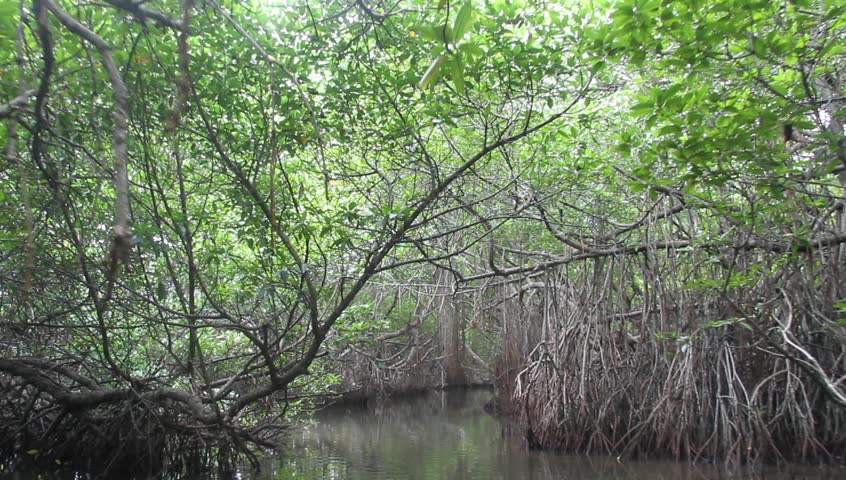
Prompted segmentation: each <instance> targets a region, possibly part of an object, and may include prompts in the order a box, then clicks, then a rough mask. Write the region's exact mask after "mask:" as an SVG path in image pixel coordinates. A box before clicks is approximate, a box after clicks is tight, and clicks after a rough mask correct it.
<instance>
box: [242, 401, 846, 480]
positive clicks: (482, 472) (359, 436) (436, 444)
mask: <svg viewBox="0 0 846 480" xmlns="http://www.w3.org/2000/svg"><path fill="white" fill-rule="evenodd" d="M491 395H492V392H491V391H489V390H483V389H474V390H453V391H446V392H430V393H426V394H422V395H419V396H416V397H414V398H407V399H400V400H393V401H390V402H388V403H385V404H383V405H376V406H372V407H368V408H361V407H359V408H334V409H328V410H325V411H323V412H321V413H320V414H318V416H317V418H316V423H314V424H311V425H308V426H306V427H303V428H302V429H300V430H297V431H296V432H295V433H294V434H293V435H292V436H291V438H290V439H289V448H288V449H287V451H286V453H285V454H284V455H282V456H279V457H276V458H273V459H270V460H269V461H268V462H267V463H266V464H265V467H264V469H263V471H262V472H261V473H259V474H257V475H254V476H251V477H252V478H254V479H256V480H264V479H268V480H269V479H337V480H365V479H366V480H382V479H384V480H483V479H484V480H498V479H503V480H505V479H508V480H511V479H525V480H552V479H555V480H582V479H585V480H587V479H591V480H612V479H613V480H694V479H695V480H712V479H714V480H716V479H753V478H754V479H767V480H788V479H789V480H829V479H838V480H842V479H846V468H842V467H828V468H821V467H790V468H787V469H766V470H765V471H759V472H748V471H747V472H727V471H724V470H722V469H720V468H718V467H714V466H707V465H706V466H691V465H688V464H684V463H676V462H618V461H616V459H614V458H613V457H597V456H592V457H587V456H577V455H562V454H555V453H546V452H528V451H526V450H525V449H524V448H523V447H522V446H521V444H520V441H519V438H515V437H514V436H513V435H511V434H509V429H508V428H507V427H504V426H503V425H502V424H501V423H500V422H499V421H497V420H496V419H495V418H493V417H491V416H490V415H488V414H486V413H485V412H484V410H483V409H482V407H483V405H484V404H485V402H487V401H488V400H489V399H490V397H491Z"/></svg>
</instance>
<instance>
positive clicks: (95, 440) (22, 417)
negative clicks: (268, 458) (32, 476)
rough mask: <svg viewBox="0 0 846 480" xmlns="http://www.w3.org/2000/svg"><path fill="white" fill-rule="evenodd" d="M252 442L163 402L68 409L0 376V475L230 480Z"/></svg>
mask: <svg viewBox="0 0 846 480" xmlns="http://www.w3.org/2000/svg"><path fill="white" fill-rule="evenodd" d="M256 441H258V442H260V443H263V442H261V441H260V440H258V439H257V438H255V437H254V436H253V434H252V433H251V432H250V431H248V430H243V429H236V428H234V427H231V426H227V425H226V424H224V423H221V424H218V425H202V424H199V423H198V422H196V419H194V418H193V417H192V416H191V415H190V414H189V413H188V412H186V411H184V409H182V408H180V406H179V405H175V404H173V403H172V402H168V401H157V402H151V401H143V400H140V399H138V398H127V399H124V400H121V401H117V402H111V403H104V404H99V405H96V406H92V407H91V408H70V407H68V406H66V405H62V404H61V403H60V402H58V401H56V399H54V398H53V397H51V396H50V395H46V394H45V393H43V392H42V391H40V390H38V389H37V388H35V387H33V386H32V385H29V384H27V383H26V382H24V381H22V380H20V379H18V378H15V377H7V376H0V458H3V459H5V461H4V462H5V466H4V469H12V470H14V469H21V468H27V467H33V468H36V467H37V468H48V469H56V468H70V469H74V470H81V471H86V472H89V473H91V474H93V475H95V476H96V477H102V478H118V477H125V478H128V477H139V478H145V477H153V476H156V475H160V474H162V472H167V473H168V474H173V475H196V474H203V475H213V476H216V477H217V478H227V477H231V476H232V474H233V472H234V471H235V467H236V466H237V465H239V464H243V463H244V462H245V461H251V462H255V457H254V454H253V453H252V452H253V450H252V449H254V448H255V442H256Z"/></svg>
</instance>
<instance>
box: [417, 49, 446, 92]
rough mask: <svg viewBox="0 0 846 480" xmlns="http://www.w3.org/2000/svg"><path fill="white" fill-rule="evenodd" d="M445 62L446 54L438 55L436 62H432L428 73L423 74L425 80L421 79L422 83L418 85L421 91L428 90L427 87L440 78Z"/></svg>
mask: <svg viewBox="0 0 846 480" xmlns="http://www.w3.org/2000/svg"><path fill="white" fill-rule="evenodd" d="M444 61H446V54H444V53H442V54H440V55H438V56H437V57H435V59H434V60H432V63H431V64H430V65H429V68H428V69H427V70H426V73H424V74H423V78H421V79H420V83H418V84H417V86H419V87H420V89H421V90H426V87H428V86H429V85H430V84H431V83H432V82H434V81H435V80H436V79H437V78H438V74H439V72H440V70H441V66H442V65H443V64H444Z"/></svg>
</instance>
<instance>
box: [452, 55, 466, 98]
mask: <svg viewBox="0 0 846 480" xmlns="http://www.w3.org/2000/svg"><path fill="white" fill-rule="evenodd" d="M450 63H451V64H452V65H451V67H452V69H451V70H452V84H453V85H454V86H455V89H456V90H457V91H458V93H459V94H464V62H462V61H461V59H460V58H459V57H454V58H453V60H452V62H450Z"/></svg>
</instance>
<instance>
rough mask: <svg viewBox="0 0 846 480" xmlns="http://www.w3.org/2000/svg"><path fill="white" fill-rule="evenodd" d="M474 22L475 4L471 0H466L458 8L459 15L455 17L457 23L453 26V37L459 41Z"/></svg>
mask: <svg viewBox="0 0 846 480" xmlns="http://www.w3.org/2000/svg"><path fill="white" fill-rule="evenodd" d="M472 24H473V5H472V4H471V3H470V2H464V5H462V6H461V8H460V9H459V10H458V15H457V16H456V17H455V23H454V24H453V27H452V34H453V39H454V40H455V41H456V42H457V41H459V40H461V37H463V36H464V34H465V33H467V30H468V29H469V28H470V25H472Z"/></svg>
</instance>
